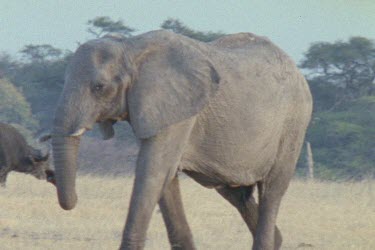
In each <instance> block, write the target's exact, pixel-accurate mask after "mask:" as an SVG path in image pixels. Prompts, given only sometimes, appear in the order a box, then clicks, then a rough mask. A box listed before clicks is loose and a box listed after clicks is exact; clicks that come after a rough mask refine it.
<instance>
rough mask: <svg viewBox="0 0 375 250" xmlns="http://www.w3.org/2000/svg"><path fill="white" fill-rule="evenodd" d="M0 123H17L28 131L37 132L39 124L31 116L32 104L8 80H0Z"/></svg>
mask: <svg viewBox="0 0 375 250" xmlns="http://www.w3.org/2000/svg"><path fill="white" fill-rule="evenodd" d="M0 121H2V122H5V123H15V124H18V125H20V126H21V127H23V128H25V129H27V130H35V129H36V128H37V126H38V122H37V120H36V119H34V118H33V116H32V114H31V108H30V104H29V103H28V102H27V101H26V99H25V97H24V96H23V95H22V93H21V92H20V91H19V90H18V89H17V88H16V87H15V86H14V85H13V84H12V83H11V82H9V81H8V80H6V79H4V78H2V79H0Z"/></svg>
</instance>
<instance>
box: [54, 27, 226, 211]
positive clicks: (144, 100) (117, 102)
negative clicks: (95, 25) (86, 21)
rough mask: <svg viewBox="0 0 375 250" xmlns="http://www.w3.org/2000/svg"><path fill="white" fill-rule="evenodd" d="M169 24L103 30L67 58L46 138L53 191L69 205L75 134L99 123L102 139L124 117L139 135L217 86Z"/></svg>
mask: <svg viewBox="0 0 375 250" xmlns="http://www.w3.org/2000/svg"><path fill="white" fill-rule="evenodd" d="M187 42H189V40H186V41H185V40H179V39H178V38H176V36H171V34H170V32H167V31H159V32H156V33H152V32H150V33H148V34H145V35H142V36H139V37H133V38H128V39H125V38H118V37H110V36H107V37H103V38H100V39H96V40H92V41H89V42H87V43H85V44H83V45H81V46H80V47H79V48H78V49H77V51H76V52H75V54H74V55H73V58H72V59H71V61H70V63H69V65H68V67H67V70H66V76H65V84H64V89H63V92H62V94H61V97H60V100H59V103H58V107H57V110H56V113H55V119H54V128H53V133H52V146H53V153H54V161H55V162H54V164H55V174H56V184H57V191H58V198H59V202H60V205H61V207H62V208H64V209H72V208H74V206H75V204H76V201H77V196H76V193H75V177H76V170H77V155H78V148H79V142H80V137H81V136H82V134H83V133H84V132H85V131H86V130H89V129H92V127H93V125H94V124H95V123H99V127H100V131H101V132H102V134H103V137H104V139H108V138H111V137H112V136H113V135H114V131H113V128H112V125H113V123H115V122H116V121H118V120H127V121H129V122H130V125H131V127H132V128H133V131H134V132H135V134H136V136H137V137H138V138H140V139H144V138H148V137H151V136H154V135H155V134H157V133H158V131H159V130H162V129H163V128H165V127H168V126H170V125H172V124H174V123H177V122H179V121H182V120H184V119H187V118H189V117H191V116H193V115H195V114H197V113H198V112H199V111H200V110H201V109H202V108H203V107H204V105H205V104H206V103H207V101H208V99H209V98H210V97H211V96H212V95H213V94H214V93H215V92H216V90H217V89H218V83H219V81H220V77H219V75H218V73H217V72H216V70H215V67H214V66H213V65H212V63H211V62H210V61H209V60H208V58H207V56H206V55H205V54H204V53H203V52H202V51H200V50H199V49H197V48H194V47H192V46H186V44H184V43H187Z"/></svg>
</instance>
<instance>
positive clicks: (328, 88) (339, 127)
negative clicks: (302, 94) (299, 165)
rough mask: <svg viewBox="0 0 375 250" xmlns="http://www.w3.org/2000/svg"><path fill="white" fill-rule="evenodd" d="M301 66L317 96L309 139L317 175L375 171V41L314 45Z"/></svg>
mask: <svg viewBox="0 0 375 250" xmlns="http://www.w3.org/2000/svg"><path fill="white" fill-rule="evenodd" d="M300 67H302V68H303V69H305V70H306V71H307V75H306V77H307V79H308V82H309V85H310V88H311V91H312V95H313V98H314V114H313V119H312V122H311V124H310V128H309V130H308V133H307V140H308V141H310V142H311V145H312V147H313V150H314V157H315V159H314V160H315V167H316V170H318V177H322V178H337V177H343V178H355V179H361V178H364V177H365V176H371V175H374V176H375V166H374V164H373V163H374V160H375V156H374V152H375V151H374V150H375V140H374V136H373V135H375V127H374V125H373V124H374V123H375V116H374V115H373V114H374V113H375V81H374V80H375V44H374V42H373V41H371V40H370V39H367V38H363V37H352V38H350V39H348V41H338V42H335V43H325V42H319V43H315V44H313V45H311V47H310V48H309V49H308V51H307V53H306V54H305V58H304V59H303V60H302V62H301V64H300Z"/></svg>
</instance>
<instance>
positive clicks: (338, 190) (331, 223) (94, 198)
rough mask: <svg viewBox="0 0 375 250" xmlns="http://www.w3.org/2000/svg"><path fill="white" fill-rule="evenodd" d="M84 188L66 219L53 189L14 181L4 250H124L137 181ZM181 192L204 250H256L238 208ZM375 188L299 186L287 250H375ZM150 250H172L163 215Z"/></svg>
mask: <svg viewBox="0 0 375 250" xmlns="http://www.w3.org/2000/svg"><path fill="white" fill-rule="evenodd" d="M77 184H78V194H79V204H78V206H77V207H76V208H75V209H74V210H73V211H69V212H67V211H63V210H62V209H60V207H59V206H58V204H57V200H56V193H55V190H54V189H53V187H52V186H51V185H50V184H48V183H45V182H41V181H37V180H35V179H34V178H32V177H30V176H25V175H21V174H11V175H10V176H9V179H8V183H7V188H6V189H0V206H1V207H0V249H4V250H5V249H12V250H15V249H43V250H44V249H69V250H75V249H79V250H82V249H90V250H91V249H117V248H118V246H119V243H120V240H121V233H122V229H123V225H124V222H125V216H126V213H127V207H128V202H129V197H130V192H131V186H132V178H130V177H121V178H120V177H117V178H109V177H105V178H99V177H93V176H80V177H79V179H78V183H77ZM181 185H182V192H183V198H184V204H185V210H186V213H187V217H188V220H189V222H190V225H191V228H192V231H193V234H194V239H195V242H196V245H197V247H198V249H225V250H226V249H236V250H238V249H250V246H251V244H252V240H251V237H250V234H249V232H248V230H247V228H246V226H245V225H244V223H243V222H242V220H241V218H240V216H239V215H238V214H237V211H236V210H235V209H234V208H233V207H231V206H230V205H229V204H228V203H227V202H226V201H225V200H224V199H222V198H221V197H220V196H219V195H218V194H216V192H215V191H213V190H209V189H205V188H203V187H201V186H199V185H198V184H196V183H195V182H193V181H192V180H190V179H188V178H184V179H182V180H181ZM374 188H375V182H374V181H367V182H361V183H328V182H327V183H324V182H314V183H308V182H304V181H299V180H294V181H293V182H292V184H291V186H290V188H289V190H288V193H287V195H286V196H285V198H284V200H283V203H282V207H281V211H280V215H279V219H278V225H279V227H280V228H281V230H282V233H283V236H284V244H283V249H297V248H298V249H302V248H304V249H329V250H330V249H356V250H357V249H369V250H370V249H375V190H374ZM146 249H169V244H168V240H167V236H166V230H165V227H164V224H163V221H162V219H161V214H160V212H158V209H156V211H155V213H154V215H153V218H152V222H151V226H150V228H149V232H148V239H147V243H146Z"/></svg>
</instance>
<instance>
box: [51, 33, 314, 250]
mask: <svg viewBox="0 0 375 250" xmlns="http://www.w3.org/2000/svg"><path fill="white" fill-rule="evenodd" d="M311 110H312V99H311V95H310V91H309V88H308V85H307V83H306V81H305V79H304V77H303V76H302V75H301V73H300V72H299V71H298V69H297V67H296V66H295V64H294V63H293V62H292V60H291V59H290V58H289V57H288V56H287V55H285V54H284V52H282V51H281V50H280V49H279V48H277V47H276V46H275V45H273V44H272V43H271V42H270V41H269V40H267V39H266V38H262V37H258V36H256V35H253V34H249V33H240V34H235V35H228V36H224V37H222V38H219V39H217V40H215V41H213V42H210V43H202V42H198V41H196V40H192V39H190V38H187V37H184V36H181V35H177V34H174V33H171V32H168V31H152V32H149V33H145V34H142V35H139V36H135V37H132V38H126V39H125V38H121V37H118V36H111V35H109V36H106V37H103V38H100V39H96V40H92V41H89V42H87V43H85V44H83V45H81V46H80V47H79V48H78V49H77V51H76V52H75V54H74V56H73V58H72V60H71V61H70V63H69V65H68V68H67V71H66V78H65V85H64V89H63V92H62V95H61V97H60V100H59V104H58V108H57V110H56V113H55V119H54V128H53V133H52V145H53V154H54V163H55V171H56V182H57V191H58V199H59V202H60V205H61V207H62V208H64V209H67V210H69V209H72V208H74V206H75V205H76V202H77V195H76V192H75V180H76V170H77V153H78V148H79V143H80V137H81V136H82V135H83V133H84V132H85V131H86V130H89V129H92V127H93V125H94V124H95V123H99V126H100V129H101V132H102V133H103V136H104V138H105V139H108V138H111V137H112V136H113V135H114V131H113V128H112V125H113V124H114V123H115V122H116V121H119V120H126V121H128V122H129V123H130V125H131V127H132V129H133V131H134V133H135V135H136V136H137V137H138V138H139V139H140V143H141V147H140V152H139V156H138V159H137V167H136V173H135V181H134V186H133V192H132V197H131V202H130V207H129V212H128V216H127V221H126V225H125V229H124V233H123V238H122V244H121V249H142V248H143V247H144V240H145V237H146V231H147V228H148V225H149V222H150V219H151V214H152V211H153V210H154V208H155V206H156V204H157V203H158V204H159V206H160V209H161V212H162V214H163V218H164V221H165V224H166V227H167V231H168V236H169V240H170V243H171V245H172V248H173V249H195V247H194V243H193V239H192V235H191V232H190V229H189V226H188V223H187V221H186V218H185V215H184V210H183V207H182V202H181V196H180V190H179V183H178V179H177V173H178V172H179V171H182V172H185V173H186V174H187V175H189V176H190V177H192V178H193V179H194V180H196V181H197V182H198V183H200V184H202V185H203V186H205V187H209V188H214V189H216V191H217V192H218V193H219V194H221V195H222V196H223V197H224V198H225V199H226V200H228V201H229V202H230V203H231V204H232V205H233V206H235V207H236V208H237V209H238V211H239V212H240V214H241V216H242V217H243V219H244V221H245V223H246V224H247V226H248V228H249V230H250V232H251V233H252V235H253V237H254V244H253V249H258V250H259V249H262V250H267V249H278V248H279V247H280V245H281V234H280V232H279V230H278V229H277V227H276V217H277V214H278V209H279V205H280V202H281V199H282V196H283V195H284V193H285V191H286V189H287V187H288V185H289V182H290V180H291V178H292V176H293V173H294V169H295V165H296V161H297V159H298V156H299V153H300V149H301V146H302V144H303V140H304V135H305V131H306V128H307V126H308V123H309V121H310V116H311ZM255 187H257V188H258V193H259V205H258V204H257V203H256V202H255V200H254V195H253V192H254V188H255Z"/></svg>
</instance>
